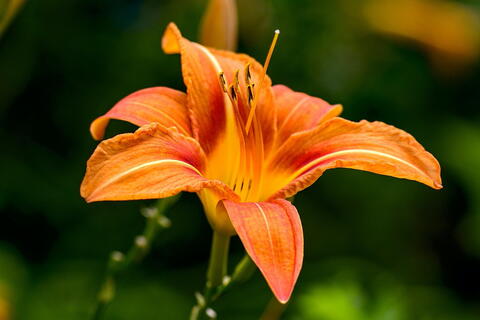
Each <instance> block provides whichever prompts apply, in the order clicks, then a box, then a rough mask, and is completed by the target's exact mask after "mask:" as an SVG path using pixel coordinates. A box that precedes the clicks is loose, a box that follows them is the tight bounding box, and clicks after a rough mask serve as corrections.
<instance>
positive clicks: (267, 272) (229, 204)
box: [223, 200, 303, 303]
mask: <svg viewBox="0 0 480 320" xmlns="http://www.w3.org/2000/svg"><path fill="white" fill-rule="evenodd" d="M223 204H224V206H225V209H226V210H227V212H228V216H229V217H230V221H231V222H232V224H233V226H234V228H235V230H236V231H237V234H238V236H239V237H240V240H241V241H242V243H243V245H244V246H245V249H246V250H247V252H248V254H249V255H250V257H251V258H252V260H253V261H254V262H255V264H256V265H257V266H258V268H259V269H260V271H261V272H262V274H263V276H264V277H265V279H266V280H267V282H268V285H269V286H270V288H271V289H272V291H273V293H274V294H275V297H277V299H278V300H279V301H280V302H282V303H285V302H287V301H288V299H289V298H290V295H291V294H292V291H293V287H294V285H295V282H296V281H297V278H298V275H299V273H300V269H301V268H302V262H303V231H302V225H301V222H300V217H299V216H298V212H297V209H296V208H295V207H294V206H293V205H292V204H291V203H290V202H288V201H286V200H273V201H269V202H249V203H248V202H243V203H237V202H233V201H230V200H224V201H223Z"/></svg>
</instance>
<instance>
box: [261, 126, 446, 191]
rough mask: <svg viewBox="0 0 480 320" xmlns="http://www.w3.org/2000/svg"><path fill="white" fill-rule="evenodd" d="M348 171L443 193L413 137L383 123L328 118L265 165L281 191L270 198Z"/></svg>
mask: <svg viewBox="0 0 480 320" xmlns="http://www.w3.org/2000/svg"><path fill="white" fill-rule="evenodd" d="M338 167H342V168H351V169H358V170H365V171H370V172H374V173H378V174H383V175H389V176H393V177H396V178H403V179H409V180H415V181H418V182H421V183H424V184H426V185H428V186H430V187H432V188H434V189H440V188H442V184H441V183H442V182H441V177H440V165H439V163H438V161H437V160H436V159H435V157H433V156H432V155H431V154H430V153H429V152H427V151H426V150H425V149H424V148H423V147H422V145H420V143H418V142H417V141H416V140H415V138H414V137H412V136H411V135H410V134H408V133H406V132H405V131H403V130H400V129H397V128H395V127H393V126H389V125H387V124H385V123H383V122H368V121H365V120H363V121H360V122H352V121H348V120H345V119H342V118H333V119H331V120H329V121H326V122H324V123H322V124H320V125H319V126H318V127H317V128H316V129H313V130H310V131H306V132H303V133H298V134H295V135H293V136H292V137H290V138H289V139H288V140H287V142H286V143H285V144H284V145H283V146H282V148H281V149H280V150H279V151H278V154H277V155H276V157H275V158H274V160H273V161H272V162H271V163H270V168H271V174H272V175H274V176H277V177H278V176H283V177H285V180H284V181H285V182H286V185H285V186H284V187H282V188H281V190H279V191H278V192H276V193H274V194H273V195H272V198H284V197H290V196H292V195H294V194H295V193H297V192H298V191H301V190H303V189H305V188H307V187H308V186H310V185H311V184H312V183H314V182H315V180H316V179H318V177H320V176H321V175H322V174H323V172H324V171H325V170H327V169H331V168H338Z"/></svg>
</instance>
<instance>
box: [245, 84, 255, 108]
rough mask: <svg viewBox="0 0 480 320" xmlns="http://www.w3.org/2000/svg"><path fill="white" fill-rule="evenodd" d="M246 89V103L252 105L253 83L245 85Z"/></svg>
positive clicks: (253, 95) (253, 97) (253, 96)
mask: <svg viewBox="0 0 480 320" xmlns="http://www.w3.org/2000/svg"><path fill="white" fill-rule="evenodd" d="M247 91H248V104H249V105H252V101H253V100H254V99H255V94H254V91H255V86H254V85H253V84H249V85H248V86H247Z"/></svg>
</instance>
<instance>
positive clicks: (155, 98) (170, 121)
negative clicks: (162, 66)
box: [90, 87, 192, 140]
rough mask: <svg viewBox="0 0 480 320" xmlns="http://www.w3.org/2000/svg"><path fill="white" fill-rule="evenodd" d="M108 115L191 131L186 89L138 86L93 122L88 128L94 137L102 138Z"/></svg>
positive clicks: (189, 134) (182, 131)
mask: <svg viewBox="0 0 480 320" xmlns="http://www.w3.org/2000/svg"><path fill="white" fill-rule="evenodd" d="M110 119H116V120H123V121H128V122H130V123H133V124H135V125H137V126H139V127H141V126H143V125H145V124H148V123H151V122H158V123H160V124H162V125H164V126H165V127H167V128H168V127H176V128H177V129H178V130H179V131H180V132H181V133H183V134H184V135H187V136H191V135H192V133H191V128H190V119H189V117H188V110H187V97H186V95H185V93H183V92H180V91H177V90H173V89H170V88H165V87H154V88H148V89H143V90H139V91H137V92H134V93H132V94H130V95H128V96H127V97H125V98H123V99H122V100H120V101H119V102H118V103H117V104H115V106H113V108H112V109H110V111H108V112H107V113H106V114H104V115H103V116H101V117H98V118H97V119H95V120H94V121H93V122H92V124H91V126H90V132H91V134H92V136H93V138H94V139H96V140H100V139H103V136H104V134H105V129H106V127H107V125H108V123H109V121H110Z"/></svg>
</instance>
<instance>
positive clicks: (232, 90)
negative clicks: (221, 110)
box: [228, 84, 237, 102]
mask: <svg viewBox="0 0 480 320" xmlns="http://www.w3.org/2000/svg"><path fill="white" fill-rule="evenodd" d="M228 92H229V95H230V99H232V101H233V102H237V91H236V90H235V86H234V85H233V84H231V85H230V86H229V87H228Z"/></svg>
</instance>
